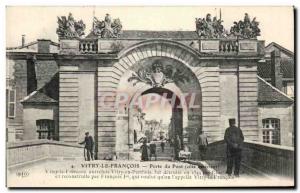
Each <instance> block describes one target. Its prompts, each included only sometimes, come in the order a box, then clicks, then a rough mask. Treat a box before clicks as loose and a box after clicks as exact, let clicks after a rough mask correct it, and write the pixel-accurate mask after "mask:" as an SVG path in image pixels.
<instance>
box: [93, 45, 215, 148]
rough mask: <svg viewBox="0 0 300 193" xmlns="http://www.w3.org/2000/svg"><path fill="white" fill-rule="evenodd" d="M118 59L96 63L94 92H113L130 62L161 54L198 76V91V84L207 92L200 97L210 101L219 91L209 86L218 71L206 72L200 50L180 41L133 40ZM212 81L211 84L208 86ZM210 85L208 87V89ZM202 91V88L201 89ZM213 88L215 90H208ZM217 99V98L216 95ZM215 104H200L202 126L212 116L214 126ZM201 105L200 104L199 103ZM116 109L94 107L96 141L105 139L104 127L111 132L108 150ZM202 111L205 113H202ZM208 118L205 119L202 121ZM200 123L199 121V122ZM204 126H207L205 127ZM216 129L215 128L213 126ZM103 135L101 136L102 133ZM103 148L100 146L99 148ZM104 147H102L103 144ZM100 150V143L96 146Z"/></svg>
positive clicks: (207, 123)
mask: <svg viewBox="0 0 300 193" xmlns="http://www.w3.org/2000/svg"><path fill="white" fill-rule="evenodd" d="M118 57H119V60H118V61H116V62H115V63H114V64H113V65H112V66H110V67H98V93H99V92H106V93H110V94H111V95H116V93H117V92H118V84H119V82H120V79H121V77H122V76H123V74H124V73H125V72H126V71H127V70H129V69H130V68H131V67H132V66H133V65H134V64H136V63H138V62H140V61H142V60H144V59H147V58H151V57H165V58H170V59H173V60H176V61H178V62H179V63H181V64H183V65H184V66H185V67H186V68H185V70H188V71H190V72H192V73H193V74H194V75H195V77H196V78H197V79H198V83H199V88H201V93H202V86H204V88H205V90H207V93H206V94H205V96H204V97H202V101H203V99H205V100H207V101H208V102H209V103H215V101H212V102H210V100H211V99H210V98H214V97H215V98H216V97H218V95H219V91H218V90H216V89H213V88H212V87H217V86H218V85H216V84H217V83H218V81H219V78H218V74H217V73H218V72H217V71H216V70H213V72H210V71H209V70H207V68H206V67H205V65H204V66H202V64H203V63H201V61H200V58H201V57H200V54H199V53H198V52H196V51H195V50H193V49H191V48H190V47H188V46H186V45H184V44H181V43H179V42H174V41H170V40H148V41H143V42H140V43H137V44H134V45H132V46H130V47H129V48H127V49H125V50H123V51H121V52H120V53H119V55H118ZM211 85H212V86H211ZM211 88H212V89H211ZM205 92H206V91H205ZM212 92H215V93H212ZM98 100H101V96H98ZM109 100H110V101H106V102H108V103H110V102H111V103H112V105H113V102H114V99H113V98H111V99H109ZM216 100H219V99H216ZM218 105H219V104H212V105H211V106H213V108H214V109H216V110H215V112H211V110H209V108H210V106H209V105H208V106H205V108H204V106H203V109H202V112H201V113H202V115H201V116H202V121H204V122H205V123H204V122H203V123H204V124H205V126H210V125H209V124H211V122H212V120H213V119H215V120H214V123H213V124H214V127H219V126H218V120H216V117H217V116H219V113H220V110H219V109H217V108H219V107H218ZM201 107H202V104H201ZM117 113H118V112H117V111H116V110H111V111H106V110H102V109H99V108H98V134H99V135H98V141H99V143H100V144H101V142H105V141H106V140H107V135H103V133H105V132H106V131H102V130H108V131H112V132H111V133H113V132H114V133H115V134H112V136H111V140H112V141H111V144H110V143H108V144H109V145H108V146H109V148H108V149H110V152H111V150H112V149H113V148H114V145H115V140H116V123H115V122H116V115H117ZM203 115H205V116H204V117H203ZM206 121H209V122H206ZM201 124H202V123H201ZM206 129H207V128H206ZM215 130H216V129H215ZM102 135H103V136H102ZM105 143H106V142H105ZM102 149H103V148H102ZM104 149H105V148H104ZM99 150H100V151H101V145H100V147H99Z"/></svg>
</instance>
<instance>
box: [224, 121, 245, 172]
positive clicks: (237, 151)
mask: <svg viewBox="0 0 300 193" xmlns="http://www.w3.org/2000/svg"><path fill="white" fill-rule="evenodd" d="M224 140H225V142H226V144H227V170H226V173H227V174H228V175H231V174H232V167H233V163H234V175H235V176H236V177H239V172H240V165H241V159H242V145H243V142H244V135H243V132H242V130H241V129H240V128H238V127H236V126H235V119H229V127H228V128H227V129H226V131H225V136H224Z"/></svg>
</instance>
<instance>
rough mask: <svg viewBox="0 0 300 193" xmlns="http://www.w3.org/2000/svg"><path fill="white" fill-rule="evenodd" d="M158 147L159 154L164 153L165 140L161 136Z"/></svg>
mask: <svg viewBox="0 0 300 193" xmlns="http://www.w3.org/2000/svg"><path fill="white" fill-rule="evenodd" d="M160 140H161V142H160V147H161V152H164V151H165V139H164V137H163V136H161V137H160Z"/></svg>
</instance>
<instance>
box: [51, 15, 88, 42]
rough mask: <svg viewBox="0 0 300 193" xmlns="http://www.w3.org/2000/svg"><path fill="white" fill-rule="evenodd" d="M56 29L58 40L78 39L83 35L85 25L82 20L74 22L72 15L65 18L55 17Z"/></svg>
mask: <svg viewBox="0 0 300 193" xmlns="http://www.w3.org/2000/svg"><path fill="white" fill-rule="evenodd" d="M57 19H58V20H57V23H58V28H57V29H56V33H57V35H58V37H59V38H60V39H72V38H78V37H81V36H82V35H84V30H85V24H84V23H83V21H82V20H80V21H75V19H74V17H73V15H72V13H69V16H68V18H67V17H66V16H61V17H57Z"/></svg>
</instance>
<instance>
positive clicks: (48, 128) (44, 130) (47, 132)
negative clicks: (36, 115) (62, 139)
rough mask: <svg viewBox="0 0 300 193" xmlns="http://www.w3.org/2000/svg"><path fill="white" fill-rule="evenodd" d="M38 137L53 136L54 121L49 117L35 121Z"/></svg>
mask: <svg viewBox="0 0 300 193" xmlns="http://www.w3.org/2000/svg"><path fill="white" fill-rule="evenodd" d="M36 126H37V132H38V138H39V139H53V137H54V121H53V120H50V119H40V120H37V121H36Z"/></svg>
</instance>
